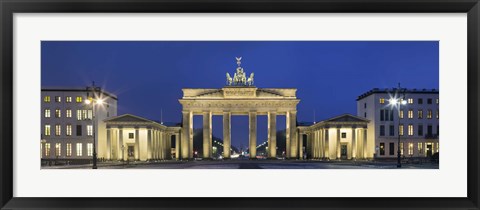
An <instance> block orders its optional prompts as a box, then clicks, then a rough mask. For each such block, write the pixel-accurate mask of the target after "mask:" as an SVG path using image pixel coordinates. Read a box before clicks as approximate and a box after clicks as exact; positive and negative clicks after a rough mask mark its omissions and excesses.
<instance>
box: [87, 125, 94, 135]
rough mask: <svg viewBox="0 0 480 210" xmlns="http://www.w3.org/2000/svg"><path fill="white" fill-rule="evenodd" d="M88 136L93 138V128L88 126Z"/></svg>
mask: <svg viewBox="0 0 480 210" xmlns="http://www.w3.org/2000/svg"><path fill="white" fill-rule="evenodd" d="M87 136H93V126H92V125H87Z"/></svg>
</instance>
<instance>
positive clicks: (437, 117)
mask: <svg viewBox="0 0 480 210" xmlns="http://www.w3.org/2000/svg"><path fill="white" fill-rule="evenodd" d="M438 115H439V113H438V109H437V114H436V116H437V119H438V117H439V116H438Z"/></svg>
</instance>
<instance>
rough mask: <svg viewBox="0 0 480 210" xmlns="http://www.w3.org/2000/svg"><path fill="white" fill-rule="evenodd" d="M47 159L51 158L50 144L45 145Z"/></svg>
mask: <svg viewBox="0 0 480 210" xmlns="http://www.w3.org/2000/svg"><path fill="white" fill-rule="evenodd" d="M45 157H50V143H46V144H45Z"/></svg>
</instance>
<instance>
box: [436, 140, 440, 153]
mask: <svg viewBox="0 0 480 210" xmlns="http://www.w3.org/2000/svg"><path fill="white" fill-rule="evenodd" d="M439 146H440V145H439V143H438V142H437V147H436V148H437V150H436V151H437V152H438V149H439V148H438V147H439Z"/></svg>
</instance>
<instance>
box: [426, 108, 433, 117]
mask: <svg viewBox="0 0 480 210" xmlns="http://www.w3.org/2000/svg"><path fill="white" fill-rule="evenodd" d="M427 119H432V110H431V109H429V110H427Z"/></svg>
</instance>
